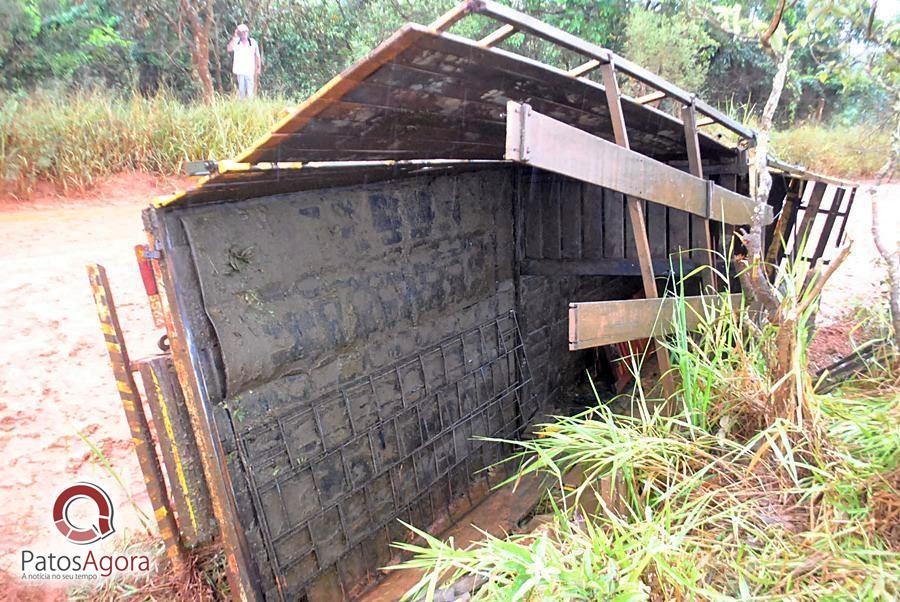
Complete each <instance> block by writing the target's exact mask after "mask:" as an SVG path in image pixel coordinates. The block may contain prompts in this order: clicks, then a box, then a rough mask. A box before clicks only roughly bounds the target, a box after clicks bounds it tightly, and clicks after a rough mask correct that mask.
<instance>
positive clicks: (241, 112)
mask: <svg viewBox="0 0 900 602" xmlns="http://www.w3.org/2000/svg"><path fill="white" fill-rule="evenodd" d="M287 104H288V103H287V102H286V101H285V100H284V99H256V100H253V101H250V102H241V101H238V100H236V99H233V98H226V97H218V98H216V99H215V101H214V102H212V103H210V104H189V105H186V104H184V103H182V102H181V101H179V100H178V99H176V98H175V97H174V96H172V95H171V94H167V93H161V94H159V95H157V96H155V97H152V98H144V97H142V96H139V95H132V96H122V95H119V94H114V93H110V92H107V91H102V90H94V91H82V92H74V93H68V94H50V93H48V94H42V93H36V94H32V95H28V96H22V95H5V96H0V177H2V181H3V184H4V187H5V188H7V189H12V190H14V191H22V190H27V189H28V188H29V187H31V186H33V185H34V184H35V183H36V182H37V181H39V180H43V181H49V182H53V183H55V184H58V185H59V186H60V187H62V188H63V189H64V190H68V189H72V188H76V189H77V188H83V187H86V186H89V185H90V184H92V183H94V181H95V180H96V179H97V178H99V177H102V176H106V175H109V174H113V173H117V172H120V171H125V170H132V169H134V170H143V171H147V172H151V173H164V174H171V173H175V172H176V171H177V169H178V166H179V164H180V163H181V162H182V161H184V160H199V159H228V158H232V157H233V156H234V155H235V154H237V153H238V152H239V151H240V150H241V149H243V148H245V147H247V146H249V145H250V144H251V143H252V142H253V141H254V140H256V138H258V137H259V136H261V135H262V134H263V133H265V132H266V131H268V130H269V128H271V126H272V125H273V124H274V123H275V121H276V119H277V117H278V115H279V113H280V112H281V111H282V110H283V109H284V108H285V106H286V105H287Z"/></svg>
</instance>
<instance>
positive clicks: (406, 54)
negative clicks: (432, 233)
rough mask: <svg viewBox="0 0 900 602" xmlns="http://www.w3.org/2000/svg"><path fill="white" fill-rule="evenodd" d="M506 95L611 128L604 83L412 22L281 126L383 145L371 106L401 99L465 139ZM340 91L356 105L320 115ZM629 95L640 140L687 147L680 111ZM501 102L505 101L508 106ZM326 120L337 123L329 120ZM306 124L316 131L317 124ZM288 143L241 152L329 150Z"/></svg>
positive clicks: (305, 156)
mask: <svg viewBox="0 0 900 602" xmlns="http://www.w3.org/2000/svg"><path fill="white" fill-rule="evenodd" d="M508 98H513V99H517V100H529V101H531V102H533V104H534V105H535V106H536V107H539V108H540V109H541V110H542V111H546V112H547V113H548V114H550V115H553V116H555V117H557V118H559V119H564V120H566V121H567V122H569V123H572V124H573V125H577V126H578V127H582V128H586V129H588V130H589V131H592V132H593V133H596V134H601V133H602V132H607V133H610V132H611V128H610V126H609V117H608V112H607V110H606V106H605V102H604V99H603V88H602V86H600V85H599V84H595V83H594V82H590V81H588V80H585V79H578V78H575V77H572V76H570V75H568V74H566V73H565V72H563V71H560V70H558V69H555V68H553V67H549V66H547V65H542V64H540V63H537V62H534V61H531V60H529V59H526V58H524V57H519V56H516V55H513V54H511V53H508V52H504V51H502V50H499V49H495V48H483V47H480V46H479V45H478V44H477V43H475V42H472V41H470V40H465V39H463V38H458V37H456V36H452V35H438V34H436V33H435V32H433V31H430V30H428V29H426V28H423V27H419V26H414V25H413V26H407V27H406V28H404V29H403V30H401V31H400V32H398V33H397V34H396V35H395V36H393V37H392V38H390V39H389V40H388V41H386V42H385V43H384V44H383V45H382V46H380V47H379V48H378V49H376V50H375V51H373V53H372V54H371V55H369V56H368V57H366V58H365V59H363V60H362V61H360V62H359V63H357V64H356V65H354V66H353V67H351V68H349V69H348V70H347V71H345V72H344V73H343V74H342V75H341V76H339V77H338V78H335V80H333V81H332V82H330V83H329V84H328V85H327V86H326V87H325V88H323V89H322V90H320V91H319V92H317V94H316V95H314V97H313V98H312V99H311V100H310V101H308V102H307V103H304V105H302V106H301V107H300V108H299V109H298V110H297V111H296V113H295V114H294V115H292V116H290V117H289V118H287V119H285V120H284V122H283V123H282V124H281V125H280V126H279V127H278V128H277V131H276V133H278V134H299V135H301V137H302V134H303V133H304V132H305V131H306V128H307V127H312V128H315V127H322V126H326V127H335V128H339V129H340V130H341V131H342V132H343V134H342V135H346V136H348V137H351V138H352V137H356V138H358V139H359V140H364V139H366V138H368V139H370V140H372V143H371V144H372V145H376V144H377V143H376V142H375V140H380V141H381V143H382V144H383V145H385V146H386V145H387V144H388V143H389V142H391V140H390V139H389V138H386V137H385V135H384V133H383V131H382V132H379V133H375V132H374V131H371V132H370V131H369V130H368V129H367V127H368V126H367V124H368V115H369V114H370V113H371V112H372V110H373V109H384V108H387V107H396V106H403V107H406V108H408V109H410V110H412V111H415V112H418V113H420V116H421V117H422V118H426V119H427V118H431V117H439V118H440V117H447V118H450V119H451V120H452V122H453V123H456V124H458V129H457V130H456V131H457V135H455V136H453V137H452V138H451V139H455V140H464V139H466V136H467V135H478V134H479V128H478V120H479V119H482V120H484V119H488V120H490V119H493V118H495V117H496V109H491V108H490V106H491V105H495V106H498V105H502V104H503V103H505V102H506V100H507V99H508ZM573 99H577V101H576V100H573ZM342 101H351V102H353V103H355V104H356V105H357V106H358V109H356V112H357V115H356V116H354V117H353V118H351V119H349V120H347V121H339V120H338V119H336V118H334V119H332V118H328V117H324V116H323V113H325V111H327V110H329V109H330V108H331V107H332V106H333V105H334V104H335V103H339V102H342ZM623 104H624V111H625V117H626V119H627V121H628V124H629V130H630V132H631V137H632V146H633V147H634V148H635V149H636V150H639V151H641V152H645V153H648V154H651V155H653V156H674V157H677V156H679V155H681V154H683V152H682V149H683V148H684V146H683V133H681V132H680V130H681V128H680V124H679V122H678V121H676V120H675V119H673V118H672V117H670V116H668V115H666V114H664V113H662V112H660V111H657V110H655V109H652V108H650V107H644V106H641V105H638V104H636V103H633V102H631V101H627V100H626V101H625V102H624V103H623ZM499 108H500V109H501V110H502V106H499ZM466 117H471V118H472V119H471V120H467V119H466ZM326 121H330V122H331V123H329V124H325V123H323V122H326ZM354 123H355V124H357V125H353V124H354ZM308 133H309V134H310V135H314V132H313V131H309V132H308ZM396 136H397V141H396V144H397V148H398V149H403V148H412V146H411V145H412V144H414V133H413V130H408V131H404V130H403V129H401V130H398V132H397V134H396ZM501 140H502V138H501ZM700 142H701V146H702V147H703V151H704V156H709V157H714V156H720V155H733V154H734V151H733V150H731V149H728V148H726V147H725V146H724V145H722V144H720V143H718V142H716V141H715V140H713V139H711V138H708V137H706V136H702V137H701V141H700ZM281 144H282V140H281V139H279V138H278V137H276V136H270V137H267V138H266V139H264V140H263V141H262V142H261V143H260V144H258V145H257V147H256V148H255V149H252V150H251V151H249V152H247V153H245V154H244V155H243V157H242V159H243V160H247V161H252V162H257V161H263V160H271V159H272V157H273V156H276V155H277V154H278V153H279V152H280V153H281V154H280V156H281V159H280V160H283V161H286V160H292V161H308V160H311V159H310V155H309V152H310V151H311V150H313V149H319V151H320V152H322V153H324V152H325V151H326V150H327V149H322V148H320V147H318V146H312V145H311V144H305V145H295V146H294V147H293V150H290V151H288V150H287V149H284V150H282V151H276V150H275V149H276V148H277V147H278V146H280V145H281ZM301 144H302V143H301ZM336 150H337V149H335V151H336ZM448 152H449V153H451V154H448V155H446V158H451V157H452V156H455V155H453V154H452V153H453V152H456V151H455V150H454V149H448ZM319 156H321V155H319ZM485 158H488V157H487V156H485Z"/></svg>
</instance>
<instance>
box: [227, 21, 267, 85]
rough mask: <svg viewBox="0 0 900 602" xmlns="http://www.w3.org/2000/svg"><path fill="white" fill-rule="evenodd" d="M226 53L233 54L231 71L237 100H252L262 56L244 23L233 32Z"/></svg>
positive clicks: (260, 68)
mask: <svg viewBox="0 0 900 602" xmlns="http://www.w3.org/2000/svg"><path fill="white" fill-rule="evenodd" d="M228 52H231V53H234V63H233V64H232V68H231V71H232V73H234V75H235V76H236V77H237V87H238V98H240V99H242V100H243V99H245V98H253V92H254V89H255V88H256V78H257V77H258V76H259V72H260V71H261V70H262V56H261V55H260V54H259V45H258V44H257V43H256V40H254V39H253V38H251V37H250V28H249V27H247V25H245V24H244V23H241V24H240V25H238V26H237V29H235V30H234V37H233V38H231V41H230V42H228Z"/></svg>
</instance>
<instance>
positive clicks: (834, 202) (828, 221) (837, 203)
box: [811, 188, 847, 263]
mask: <svg viewBox="0 0 900 602" xmlns="http://www.w3.org/2000/svg"><path fill="white" fill-rule="evenodd" d="M845 194H847V189H846V188H838V189H837V190H835V193H834V197H832V199H831V205H830V206H829V207H828V216H827V217H826V218H825V223H824V225H823V226H822V231H821V232H820V233H819V241H818V244H817V245H816V251H815V253H813V256H812V258H811V261H812V263H816V262H817V261H819V260H820V259H821V258H822V256H823V255H824V254H825V249H826V248H827V247H828V240H829V239H830V238H831V231H832V229H834V222H835V220H836V219H837V214H838V212H839V211H840V208H841V203H842V202H843V200H844V195H845Z"/></svg>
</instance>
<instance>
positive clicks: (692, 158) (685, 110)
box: [681, 103, 717, 290]
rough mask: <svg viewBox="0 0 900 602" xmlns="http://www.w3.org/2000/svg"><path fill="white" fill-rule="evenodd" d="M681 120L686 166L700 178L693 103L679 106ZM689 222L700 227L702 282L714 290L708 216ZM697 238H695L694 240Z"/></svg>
mask: <svg viewBox="0 0 900 602" xmlns="http://www.w3.org/2000/svg"><path fill="white" fill-rule="evenodd" d="M681 120H682V121H683V122H684V138H685V140H686V142H687V157H688V167H689V169H690V171H691V175H693V176H697V177H698V178H702V177H703V162H702V160H701V156H700V139H699V137H698V135H697V111H696V109H695V107H694V104H693V103H691V104H689V105H685V106H683V107H682V108H681ZM691 222H692V224H691V227H692V228H699V229H700V236H699V237H697V238H698V239H699V240H700V242H701V243H702V244H703V247H704V248H703V249H702V250H701V251H700V253H701V256H702V257H703V261H704V262H705V263H706V264H707V265H708V266H709V269H708V270H707V271H706V272H704V275H703V282H704V284H705V285H706V286H707V287H712V289H713V290H715V289H716V282H717V278H716V274H715V271H714V270H715V266H716V262H715V255H714V253H713V244H712V236H711V234H710V231H709V216H708V215H707V216H706V217H700V216H696V215H692V216H691ZM697 238H695V240H696V239H697Z"/></svg>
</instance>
